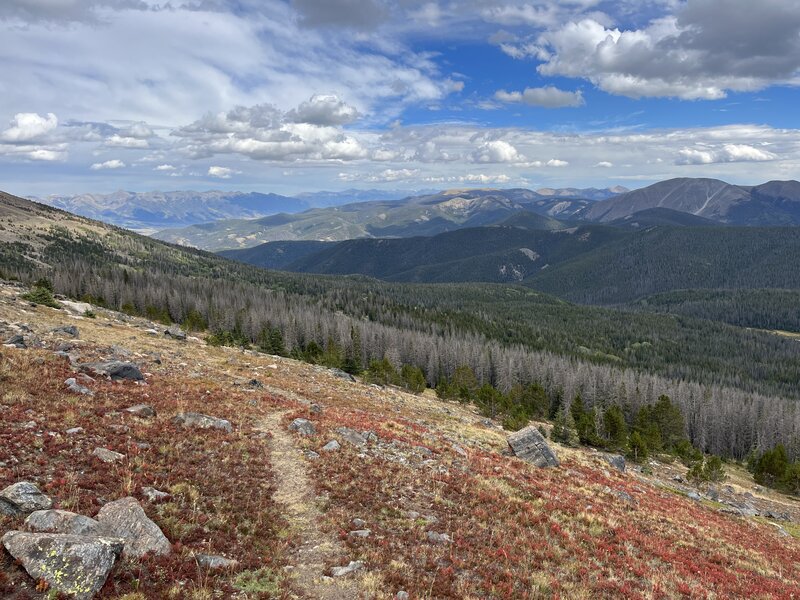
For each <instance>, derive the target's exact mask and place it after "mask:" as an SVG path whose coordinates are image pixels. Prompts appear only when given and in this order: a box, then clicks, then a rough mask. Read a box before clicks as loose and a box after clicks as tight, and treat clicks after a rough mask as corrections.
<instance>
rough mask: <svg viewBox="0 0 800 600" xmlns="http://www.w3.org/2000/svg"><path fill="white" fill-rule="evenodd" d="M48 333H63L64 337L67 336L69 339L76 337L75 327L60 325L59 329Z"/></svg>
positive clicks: (76, 329)
mask: <svg viewBox="0 0 800 600" xmlns="http://www.w3.org/2000/svg"><path fill="white" fill-rule="evenodd" d="M50 333H63V334H64V335H68V336H69V337H73V338H76V337H78V328H77V327H75V325H62V326H61V327H56V328H55V329H51V330H50Z"/></svg>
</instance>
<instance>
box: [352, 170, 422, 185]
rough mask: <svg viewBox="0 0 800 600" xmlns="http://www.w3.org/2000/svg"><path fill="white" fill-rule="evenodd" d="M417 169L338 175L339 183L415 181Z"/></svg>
mask: <svg viewBox="0 0 800 600" xmlns="http://www.w3.org/2000/svg"><path fill="white" fill-rule="evenodd" d="M418 175H419V169H384V170H383V171H380V172H379V173H354V172H349V173H339V175H338V178H339V180H341V181H364V182H368V183H389V182H393V181H407V180H409V179H415V178H417V176H418Z"/></svg>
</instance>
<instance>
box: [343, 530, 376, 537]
mask: <svg viewBox="0 0 800 600" xmlns="http://www.w3.org/2000/svg"><path fill="white" fill-rule="evenodd" d="M371 533H372V531H370V530H369V529H356V530H355V531H351V532H350V533H348V534H347V535H348V536H350V537H354V538H368V537H369V536H370V534H371Z"/></svg>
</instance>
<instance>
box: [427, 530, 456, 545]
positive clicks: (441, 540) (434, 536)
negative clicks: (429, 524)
mask: <svg viewBox="0 0 800 600" xmlns="http://www.w3.org/2000/svg"><path fill="white" fill-rule="evenodd" d="M428 541H429V542H433V543H434V544H449V543H451V542H452V541H453V540H452V539H451V537H450V536H449V535H447V534H446V533H436V532H435V531H429V532H428Z"/></svg>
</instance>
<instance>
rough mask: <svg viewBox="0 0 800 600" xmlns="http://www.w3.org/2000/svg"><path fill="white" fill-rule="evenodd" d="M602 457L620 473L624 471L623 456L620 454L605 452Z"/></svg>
mask: <svg viewBox="0 0 800 600" xmlns="http://www.w3.org/2000/svg"><path fill="white" fill-rule="evenodd" d="M603 458H605V460H606V462H607V463H608V464H610V465H611V466H612V467H614V468H615V469H616V470H617V471H619V472H620V473H624V472H625V457H624V456H622V455H621V454H606V455H605V456H603Z"/></svg>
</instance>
